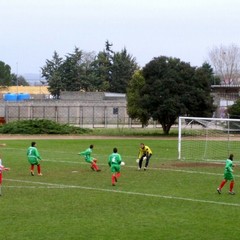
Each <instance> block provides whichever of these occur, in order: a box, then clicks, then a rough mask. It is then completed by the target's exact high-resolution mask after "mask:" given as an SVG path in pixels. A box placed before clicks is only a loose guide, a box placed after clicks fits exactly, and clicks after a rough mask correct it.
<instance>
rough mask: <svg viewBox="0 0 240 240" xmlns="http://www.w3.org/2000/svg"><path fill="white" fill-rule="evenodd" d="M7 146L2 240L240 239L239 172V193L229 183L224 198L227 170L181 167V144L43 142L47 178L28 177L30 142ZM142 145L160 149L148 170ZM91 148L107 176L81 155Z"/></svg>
mask: <svg viewBox="0 0 240 240" xmlns="http://www.w3.org/2000/svg"><path fill="white" fill-rule="evenodd" d="M33 140H35V139H33ZM4 142H5V143H6V144H7V146H6V147H1V149H0V150H1V156H2V159H3V163H4V165H5V166H6V167H10V168H11V170H10V171H9V172H4V173H3V175H4V179H3V186H2V196H1V197H0V206H1V209H0V224H1V239H3V240H5V239H6V240H28V239H29V240H30V239H31V240H32V239H34V240H40V239H44V240H46V239H64V240H68V239H69V240H70V239H74V240H75V239H76V240H79V239H96V240H97V239H98V240H101V239H102V240H105V239H119V240H121V239H124V240H126V239H136V240H137V239H138V240H139V239H177V240H181V239H184V240H186V239H211V240H212V239H216V240H220V239H222V240H225V239H229V238H231V240H234V239H239V234H238V220H239V213H238V212H239V211H240V202H239V195H238V180H239V177H240V174H239V168H238V167H236V169H235V180H236V185H235V191H236V193H237V194H236V195H234V196H231V195H228V186H229V185H228V184H226V186H225V187H224V188H223V190H222V194H221V195H219V194H218V193H217V191H216V188H217V186H218V185H219V183H220V181H221V180H222V177H223V168H224V165H223V164H220V163H219V164H213V163H205V164H198V163H196V162H190V161H188V162H183V161H181V162H180V161H178V160H177V140H161V139H157V138H155V139H144V140H141V139H123V138H119V139H95V140H94V139H75V140H74V139H68V140H63V139H62V140H54V139H51V140H47V139H41V140H37V148H38V150H39V152H40V154H41V156H42V158H43V161H42V163H41V166H42V173H43V176H42V177H40V176H37V174H36V175H35V176H31V175H30V172H29V164H28V162H27V158H26V150H27V148H28V147H29V146H30V143H31V140H30V139H28V140H6V141H4ZM140 142H144V143H145V144H146V145H147V146H149V147H150V148H151V149H152V151H153V156H152V158H151V160H150V166H149V169H148V170H147V171H143V170H142V171H138V170H137V165H136V158H137V154H138V148H139V144H140ZM90 144H94V146H95V147H94V149H93V154H92V156H94V157H96V158H97V159H98V164H99V167H100V168H101V170H102V171H101V172H93V171H92V170H91V169H90V165H89V164H87V163H86V162H85V161H84V159H83V157H80V156H79V155H77V153H78V152H80V151H83V150H85V149H86V148H87V147H89V145H90ZM113 147H117V148H118V150H119V153H120V154H121V156H122V158H123V161H124V162H125V163H126V165H125V166H122V171H121V177H120V178H119V180H118V182H117V185H116V186H115V187H113V186H112V185H111V173H110V169H109V167H108V165H107V158H108V155H109V154H111V152H112V149H113ZM226 157H227V156H223V160H224V159H225V158H226Z"/></svg>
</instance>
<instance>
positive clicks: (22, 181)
mask: <svg viewBox="0 0 240 240" xmlns="http://www.w3.org/2000/svg"><path fill="white" fill-rule="evenodd" d="M6 180H7V181H11V182H20V183H30V184H38V185H44V186H46V188H75V189H84V190H94V191H101V192H113V193H122V194H128V195H138V196H144V197H155V198H163V199H173V200H182V201H189V202H198V203H209V204H217V205H225V206H234V207H240V204H238V203H229V202H216V201H211V200H202V199H193V198H184V197H176V196H167V195H160V194H151V193H140V192H129V191H121V190H114V189H105V188H94V187H84V186H76V185H65V184H57V183H44V182H32V181H26V180H16V179H5V181H6ZM5 187H8V186H5ZM10 187H14V186H10ZM19 188H40V187H38V186H19Z"/></svg>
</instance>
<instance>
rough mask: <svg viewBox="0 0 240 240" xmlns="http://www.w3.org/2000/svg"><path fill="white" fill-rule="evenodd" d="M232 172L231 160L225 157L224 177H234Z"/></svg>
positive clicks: (229, 178) (228, 178)
mask: <svg viewBox="0 0 240 240" xmlns="http://www.w3.org/2000/svg"><path fill="white" fill-rule="evenodd" d="M232 173H233V163H232V160H230V159H227V160H226V165H225V169H224V179H227V180H232V179H233V178H234V177H233V174H232Z"/></svg>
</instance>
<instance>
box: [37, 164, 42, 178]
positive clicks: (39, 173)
mask: <svg viewBox="0 0 240 240" xmlns="http://www.w3.org/2000/svg"><path fill="white" fill-rule="evenodd" d="M37 171H38V176H42V172H41V165H40V164H38V165H37Z"/></svg>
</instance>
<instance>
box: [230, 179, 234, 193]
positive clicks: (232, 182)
mask: <svg viewBox="0 0 240 240" xmlns="http://www.w3.org/2000/svg"><path fill="white" fill-rule="evenodd" d="M233 186H234V181H231V182H230V192H232V190H233Z"/></svg>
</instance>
